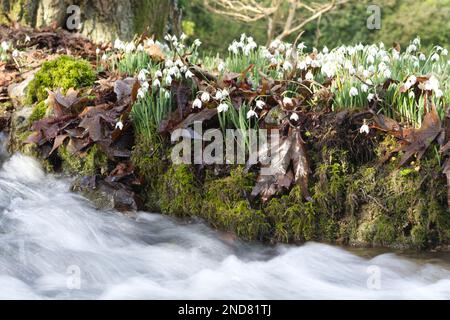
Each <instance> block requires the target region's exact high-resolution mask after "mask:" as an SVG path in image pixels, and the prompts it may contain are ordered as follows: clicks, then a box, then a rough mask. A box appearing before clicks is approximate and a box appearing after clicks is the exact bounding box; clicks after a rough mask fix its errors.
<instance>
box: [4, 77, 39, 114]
mask: <svg viewBox="0 0 450 320" xmlns="http://www.w3.org/2000/svg"><path fill="white" fill-rule="evenodd" d="M36 72H37V69H36V70H33V71H31V72H28V73H26V74H24V79H25V80H23V81H22V82H19V83H13V84H11V85H9V87H8V96H9V98H10V99H11V101H12V103H13V105H14V107H15V108H16V109H20V108H22V106H23V105H24V104H25V100H26V97H27V91H26V89H27V87H28V85H29V84H30V82H31V81H32V80H33V78H34V74H35V73H36Z"/></svg>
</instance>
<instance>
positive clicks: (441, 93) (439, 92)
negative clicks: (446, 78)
mask: <svg viewBox="0 0 450 320" xmlns="http://www.w3.org/2000/svg"><path fill="white" fill-rule="evenodd" d="M434 93H435V94H436V98H440V97H442V96H443V95H444V93H443V92H442V90H441V89H436V90H435V91H434Z"/></svg>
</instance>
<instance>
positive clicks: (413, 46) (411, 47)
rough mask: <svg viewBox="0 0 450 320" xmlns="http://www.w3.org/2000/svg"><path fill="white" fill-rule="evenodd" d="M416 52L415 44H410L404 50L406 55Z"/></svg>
mask: <svg viewBox="0 0 450 320" xmlns="http://www.w3.org/2000/svg"><path fill="white" fill-rule="evenodd" d="M416 50H417V47H416V45H415V44H410V45H409V47H408V48H406V52H407V53H412V52H414V51H416Z"/></svg>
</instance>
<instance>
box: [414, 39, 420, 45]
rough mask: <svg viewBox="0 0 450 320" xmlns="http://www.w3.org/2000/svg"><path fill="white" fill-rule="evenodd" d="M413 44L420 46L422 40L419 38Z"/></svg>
mask: <svg viewBox="0 0 450 320" xmlns="http://www.w3.org/2000/svg"><path fill="white" fill-rule="evenodd" d="M413 43H414V44H415V45H416V46H420V38H419V37H417V38H415V39H414V40H413Z"/></svg>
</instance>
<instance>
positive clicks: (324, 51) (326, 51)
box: [322, 46, 330, 54]
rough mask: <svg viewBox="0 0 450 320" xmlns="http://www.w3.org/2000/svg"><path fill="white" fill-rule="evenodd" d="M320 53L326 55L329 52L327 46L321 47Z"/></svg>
mask: <svg viewBox="0 0 450 320" xmlns="http://www.w3.org/2000/svg"><path fill="white" fill-rule="evenodd" d="M322 52H323V53H325V54H327V53H328V52H330V50H328V48H327V46H325V47H323V49H322Z"/></svg>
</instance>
